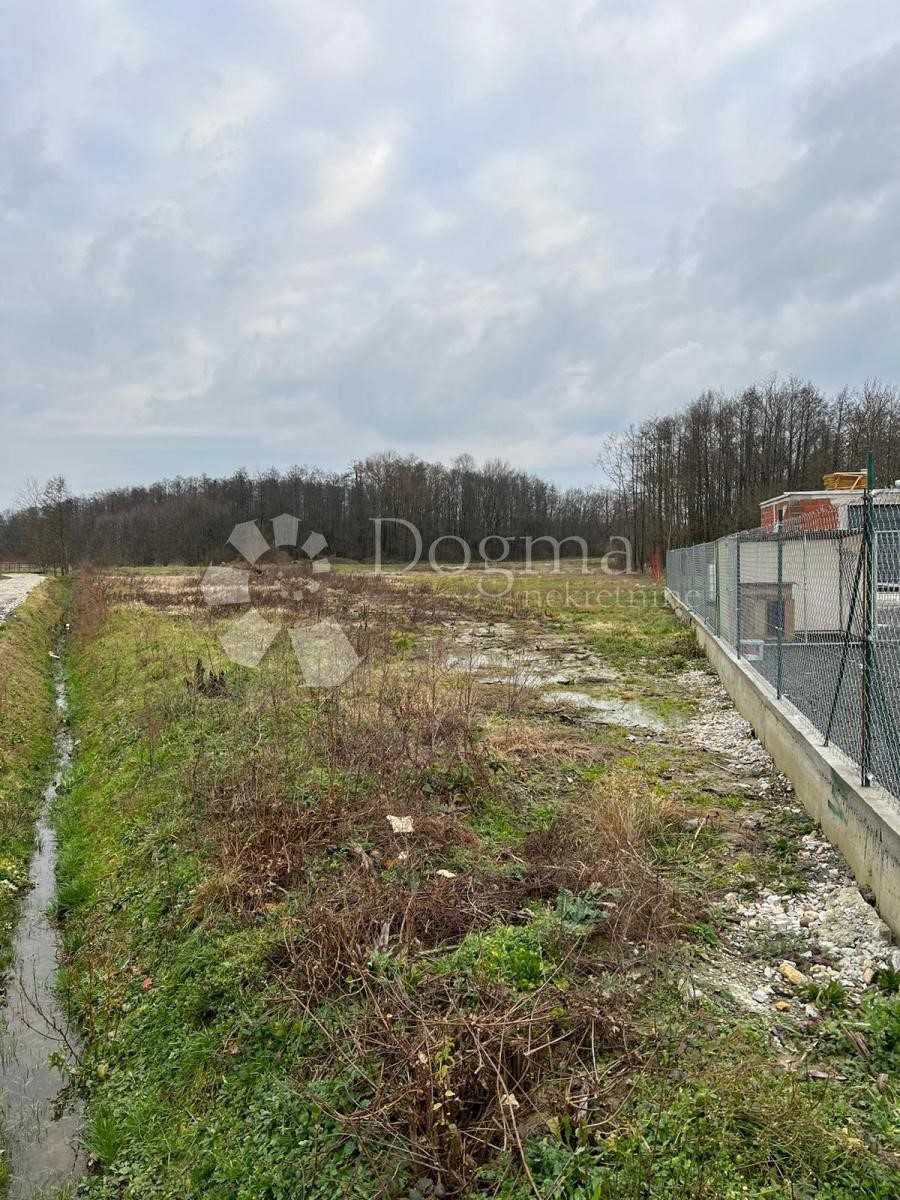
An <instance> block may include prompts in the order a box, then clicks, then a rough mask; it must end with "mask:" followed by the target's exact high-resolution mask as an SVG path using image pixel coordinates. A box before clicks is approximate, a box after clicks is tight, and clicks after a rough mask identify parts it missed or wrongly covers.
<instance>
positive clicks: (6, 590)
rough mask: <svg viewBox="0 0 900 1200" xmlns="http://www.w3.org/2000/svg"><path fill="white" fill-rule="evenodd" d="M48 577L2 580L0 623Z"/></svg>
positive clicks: (8, 578)
mask: <svg viewBox="0 0 900 1200" xmlns="http://www.w3.org/2000/svg"><path fill="white" fill-rule="evenodd" d="M46 578H47V577H46V575H28V574H22V575H8V576H7V577H6V578H5V579H4V578H0V621H5V620H6V618H7V617H8V616H9V614H10V613H11V612H12V610H13V609H14V608H16V607H17V606H18V605H19V604H21V603H22V601H23V600H24V599H25V597H26V596H27V595H28V593H29V592H30V591H31V590H32V588H36V587H37V585H38V584H39V583H43V582H44V580H45V579H46Z"/></svg>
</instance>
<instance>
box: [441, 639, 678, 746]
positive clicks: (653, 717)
mask: <svg viewBox="0 0 900 1200" xmlns="http://www.w3.org/2000/svg"><path fill="white" fill-rule="evenodd" d="M514 639H515V631H514V630H513V628H512V627H511V626H509V625H506V624H504V623H502V622H497V623H495V624H494V625H491V626H482V627H478V626H472V627H470V628H467V629H464V631H463V632H462V634H461V635H458V636H457V638H456V639H455V643H454V646H453V649H452V652H451V653H449V654H448V655H447V656H446V658H445V660H444V661H445V665H446V666H447V667H448V668H449V669H450V670H452V671H470V672H472V674H474V675H475V676H476V677H477V679H478V681H479V683H483V684H488V685H492V684H493V685H496V686H501V687H502V686H515V687H520V688H532V689H535V690H536V691H537V692H538V695H539V697H540V699H541V700H542V701H544V702H545V703H547V704H552V705H557V704H564V705H567V706H570V707H571V708H574V709H577V710H578V712H579V713H580V714H581V715H582V716H583V717H585V718H586V719H588V720H592V721H597V722H600V723H603V724H606V725H618V726H620V727H621V728H623V729H638V730H646V731H648V732H652V733H665V732H666V731H668V730H671V729H673V728H676V727H678V726H680V725H682V724H684V718H682V717H680V716H672V717H668V716H666V717H664V716H661V715H660V714H659V713H658V712H656V711H655V710H654V709H653V708H651V707H650V706H649V705H647V704H644V703H642V702H641V701H640V700H625V699H622V698H620V697H617V696H594V695H591V694H590V693H589V692H586V691H580V690H579V687H582V688H583V687H591V686H596V685H604V684H610V683H615V682H616V681H617V680H619V679H620V678H621V676H620V674H619V672H618V671H616V670H615V669H614V668H611V667H609V666H608V665H607V664H606V663H604V662H603V660H602V659H601V658H600V657H599V656H598V655H597V654H595V653H593V652H592V651H589V650H580V649H574V648H573V647H572V645H571V643H568V642H566V641H564V640H562V639H559V640H557V639H554V638H552V637H551V638H547V637H544V638H540V639H538V640H537V641H536V642H535V643H534V644H532V645H524V646H523V645H520V644H519V645H517V644H516V643H515V640H514ZM543 689H549V690H543Z"/></svg>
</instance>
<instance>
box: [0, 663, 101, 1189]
mask: <svg viewBox="0 0 900 1200" xmlns="http://www.w3.org/2000/svg"><path fill="white" fill-rule="evenodd" d="M55 665H56V666H57V668H58V669H57V672H56V679H55V686H56V707H57V709H58V711H59V716H60V727H59V731H58V733H57V735H56V742H55V765H54V774H53V778H52V779H51V781H50V782H49V783H48V785H47V787H46V788H45V790H44V796H43V803H42V805H41V812H40V815H39V817H38V819H37V821H36V823H35V850H34V854H33V856H32V859H31V866H30V869H29V884H30V886H29V890H28V893H27V895H26V896H25V897H24V899H23V902H22V907H21V910H20V912H19V919H18V923H17V925H16V930H15V936H14V939H13V948H12V950H13V959H12V966H11V968H10V973H9V976H8V978H7V981H6V1003H5V1005H4V1008H3V1014H2V1028H0V1093H2V1098H3V1099H2V1104H3V1131H4V1135H5V1139H6V1147H5V1152H6V1155H7V1161H8V1164H9V1200H30V1198H36V1197H49V1196H53V1195H55V1194H56V1193H57V1191H58V1190H59V1189H61V1188H62V1187H64V1186H65V1185H66V1184H71V1183H72V1182H73V1181H74V1180H75V1179H76V1178H77V1177H78V1176H79V1175H80V1174H81V1173H82V1167H83V1159H82V1152H81V1149H80V1145H79V1136H80V1131H81V1114H80V1111H79V1109H78V1106H77V1105H76V1104H71V1103H68V1102H67V1101H68V1098H67V1096H66V1094H65V1089H66V1083H67V1079H66V1075H65V1073H64V1071H63V1070H60V1068H59V1066H57V1065H55V1064H56V1063H57V1062H64V1061H65V1060H67V1059H69V1058H70V1057H71V1056H72V1055H73V1054H74V1053H77V1045H76V1039H75V1035H74V1032H73V1030H72V1029H71V1028H70V1026H69V1023H68V1021H67V1019H66V1015H65V1013H64V1012H63V1010H62V1008H61V1006H60V1004H59V1002H58V1001H57V998H56V975H57V965H58V956H59V937H58V933H57V930H56V927H55V926H54V924H53V922H52V920H51V919H50V917H49V915H48V914H49V911H50V909H51V907H52V904H53V900H54V896H55V893H56V834H55V833H54V830H53V828H52V827H51V825H50V824H49V820H48V818H49V812H50V807H51V805H52V803H53V800H54V798H55V796H56V792H57V789H58V788H59V785H60V781H61V779H62V776H63V773H64V772H65V770H66V768H67V767H68V766H69V763H70V761H71V757H72V738H71V735H70V733H69V731H68V728H67V726H66V723H65V717H66V695H65V688H64V685H63V678H62V670H61V668H60V664H59V663H56V664H55Z"/></svg>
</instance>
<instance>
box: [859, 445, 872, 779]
mask: <svg viewBox="0 0 900 1200" xmlns="http://www.w3.org/2000/svg"><path fill="white" fill-rule="evenodd" d="M874 476H875V456H874V454H873V452H872V451H871V450H870V451H869V452H868V453H867V454H866V491H865V495H864V497H863V545H864V547H865V590H864V593H863V594H864V602H863V674H862V697H861V705H860V707H861V710H862V711H861V713H860V732H861V741H862V746H861V749H860V756H859V766H860V780H859V781H860V783H861V784H862V786H863V787H867V786H868V784H869V781H870V777H871V773H872V683H873V675H874V665H875V664H874V661H873V660H874V655H873V650H872V638H873V635H874V626H875V582H876V581H875V563H874V553H873V551H874V543H875V538H874V531H873V525H874V514H873V509H872V489H873V487H874V482H875V480H874Z"/></svg>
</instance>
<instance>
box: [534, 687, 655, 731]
mask: <svg viewBox="0 0 900 1200" xmlns="http://www.w3.org/2000/svg"><path fill="white" fill-rule="evenodd" d="M541 699H542V700H545V701H547V702H548V703H549V704H570V705H572V706H573V707H574V708H577V709H578V710H579V711H580V712H582V713H584V714H585V715H586V716H589V717H590V718H591V719H592V720H595V721H600V722H602V723H603V724H604V725H619V726H621V728H623V729H649V730H651V731H652V732H653V733H664V732H665V731H666V730H667V729H671V728H672V726H673V725H676V724H678V723H679V722H678V721H677V720H674V721H673V720H671V719H668V720H667V719H666V718H665V717H661V716H660V715H659V713H656V712H654V711H653V710H652V709H650V708H648V707H647V706H646V705H645V704H641V702H640V701H639V700H622V699H620V698H619V697H617V696H609V697H599V696H589V695H588V693H587V692H573V691H552V692H542V693H541Z"/></svg>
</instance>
